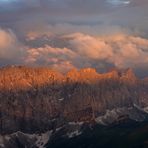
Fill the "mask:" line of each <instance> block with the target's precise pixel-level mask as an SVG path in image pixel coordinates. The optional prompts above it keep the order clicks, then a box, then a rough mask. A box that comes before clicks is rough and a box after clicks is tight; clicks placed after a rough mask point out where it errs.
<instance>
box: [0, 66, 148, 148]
mask: <svg viewBox="0 0 148 148" xmlns="http://www.w3.org/2000/svg"><path fill="white" fill-rule="evenodd" d="M147 119H148V78H144V79H140V78H138V77H136V75H135V74H134V72H133V71H132V69H130V68H128V69H124V70H123V69H112V70H111V71H109V72H107V73H98V72H97V71H96V70H95V69H93V68H84V69H80V70H78V69H72V70H71V71H69V72H67V73H66V74H63V73H60V72H58V71H55V70H53V69H50V68H48V67H38V68H37V67H26V66H9V67H3V68H0V133H1V138H0V139H1V140H0V145H1V147H8V148H9V147H23V146H24V147H25V146H26V145H27V146H26V147H33V146H34V147H35V146H36V147H39V148H40V147H46V146H45V145H47V146H48V147H51V146H50V144H51V143H50V140H49V139H50V137H52V138H51V139H56V137H62V136H61V135H66V136H68V137H69V138H73V137H75V136H79V135H81V134H82V131H83V130H84V129H87V128H88V127H89V128H91V127H95V128H96V126H97V125H100V126H103V127H106V126H107V127H108V126H115V125H116V126H118V125H120V124H123V125H124V123H125V125H126V124H127V123H134V124H133V125H135V123H137V124H138V123H143V122H147ZM138 126H139V125H138ZM86 127H87V128H86ZM82 129H83V130H82ZM61 133H62V134H61ZM16 139H17V140H16ZM16 141H17V142H16ZM30 141H31V142H30ZM39 141H40V142H39ZM51 145H52V144H51ZM52 147H54V146H53V145H52Z"/></svg>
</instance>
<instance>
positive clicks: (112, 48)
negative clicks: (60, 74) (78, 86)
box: [25, 33, 148, 71]
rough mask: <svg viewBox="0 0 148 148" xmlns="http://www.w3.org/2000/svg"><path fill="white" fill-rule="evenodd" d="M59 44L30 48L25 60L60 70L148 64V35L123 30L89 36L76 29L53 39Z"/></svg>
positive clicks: (133, 66) (134, 66) (135, 66)
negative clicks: (62, 43) (134, 34)
mask: <svg viewBox="0 0 148 148" xmlns="http://www.w3.org/2000/svg"><path fill="white" fill-rule="evenodd" d="M52 40H53V41H52V42H56V43H57V44H56V46H55V47H52V46H50V45H45V46H44V47H40V48H28V50H27V54H28V56H27V57H26V60H25V63H28V64H30V63H31V64H35V65H48V66H50V67H53V68H55V69H58V70H60V71H67V70H69V69H71V68H74V67H77V68H82V67H95V68H98V69H99V68H101V69H102V68H103V66H104V68H106V66H107V65H106V64H109V65H114V66H115V67H118V68H127V67H131V68H137V67H142V66H143V65H146V64H148V39H145V38H141V37H136V36H132V35H126V34H123V33H120V34H114V35H108V36H101V37H99V36H98V37H96V36H90V35H87V34H82V33H74V34H69V35H64V36H60V37H59V38H58V42H63V41H64V42H66V43H67V44H64V45H66V47H65V48H64V47H60V46H59V47H58V42H57V37H56V38H55V41H54V39H52Z"/></svg>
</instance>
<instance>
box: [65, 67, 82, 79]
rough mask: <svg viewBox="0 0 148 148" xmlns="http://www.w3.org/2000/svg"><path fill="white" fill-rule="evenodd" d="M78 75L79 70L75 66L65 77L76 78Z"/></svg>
mask: <svg viewBox="0 0 148 148" xmlns="http://www.w3.org/2000/svg"><path fill="white" fill-rule="evenodd" d="M79 77H80V74H79V71H78V69H76V68H73V69H72V70H70V71H69V72H68V73H67V74H66V78H67V79H70V80H78V78H79Z"/></svg>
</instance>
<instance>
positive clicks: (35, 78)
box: [0, 66, 64, 90]
mask: <svg viewBox="0 0 148 148" xmlns="http://www.w3.org/2000/svg"><path fill="white" fill-rule="evenodd" d="M63 77H64V76H63V75H62V74H61V73H59V72H57V71H54V70H52V69H49V68H46V67H38V68H36V67H26V66H8V67H4V68H1V69H0V88H1V89H5V90H6V89H7V90H12V89H15V90H16V89H28V88H29V89H30V88H31V87H35V86H43V85H45V84H50V83H52V82H53V81H58V82H61V81H62V80H63Z"/></svg>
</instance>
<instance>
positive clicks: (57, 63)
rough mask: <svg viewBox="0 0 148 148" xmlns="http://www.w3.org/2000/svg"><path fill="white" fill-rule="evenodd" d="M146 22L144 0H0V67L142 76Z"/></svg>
mask: <svg viewBox="0 0 148 148" xmlns="http://www.w3.org/2000/svg"><path fill="white" fill-rule="evenodd" d="M147 26H148V0H0V66H4V65H11V64H25V65H33V66H34V65H35V66H38V65H39V66H50V67H52V68H55V69H59V70H61V71H67V70H69V69H71V68H73V67H76V68H82V67H94V68H97V70H98V71H102V70H106V69H108V68H110V67H118V68H127V67H131V68H133V69H134V70H135V71H136V72H137V74H139V75H140V76H144V75H148V66H147V65H148V27H147Z"/></svg>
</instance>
